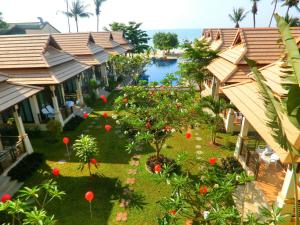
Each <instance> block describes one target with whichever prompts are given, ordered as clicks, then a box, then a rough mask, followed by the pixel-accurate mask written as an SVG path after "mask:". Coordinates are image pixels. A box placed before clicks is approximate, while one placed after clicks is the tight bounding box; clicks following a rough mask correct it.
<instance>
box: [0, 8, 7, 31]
mask: <svg viewBox="0 0 300 225" xmlns="http://www.w3.org/2000/svg"><path fill="white" fill-rule="evenodd" d="M7 27H8V25H7V23H6V22H4V20H3V18H2V12H0V30H3V29H6V28H7Z"/></svg>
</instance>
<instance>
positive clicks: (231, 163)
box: [220, 157, 244, 174]
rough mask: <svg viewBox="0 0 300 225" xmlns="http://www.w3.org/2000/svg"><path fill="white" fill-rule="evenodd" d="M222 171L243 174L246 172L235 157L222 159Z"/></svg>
mask: <svg viewBox="0 0 300 225" xmlns="http://www.w3.org/2000/svg"><path fill="white" fill-rule="evenodd" d="M220 167H221V169H222V171H223V172H225V173H238V174H240V173H242V172H243V171H244V169H243V167H242V165H241V164H240V162H239V161H238V160H237V159H236V158H234V157H226V158H222V159H221V165H220Z"/></svg>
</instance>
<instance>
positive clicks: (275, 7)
mask: <svg viewBox="0 0 300 225" xmlns="http://www.w3.org/2000/svg"><path fill="white" fill-rule="evenodd" d="M277 3H278V0H273V1H272V4H274V9H273V12H272V16H271V19H270V23H269V27H271V24H272V21H273V17H274V14H275V12H276V9H277Z"/></svg>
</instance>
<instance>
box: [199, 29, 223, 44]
mask: <svg viewBox="0 0 300 225" xmlns="http://www.w3.org/2000/svg"><path fill="white" fill-rule="evenodd" d="M218 30H219V28H209V29H208V28H205V29H203V31H202V37H201V40H203V39H205V41H206V42H207V43H209V44H210V43H211V42H212V41H213V40H214V39H215V37H216V35H217V33H218Z"/></svg>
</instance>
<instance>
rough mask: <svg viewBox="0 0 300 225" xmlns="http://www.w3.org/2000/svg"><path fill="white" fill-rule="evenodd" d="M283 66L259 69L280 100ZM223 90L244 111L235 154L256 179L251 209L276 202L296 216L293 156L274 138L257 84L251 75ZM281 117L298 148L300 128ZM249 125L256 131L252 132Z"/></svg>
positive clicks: (279, 62)
mask: <svg viewBox="0 0 300 225" xmlns="http://www.w3.org/2000/svg"><path fill="white" fill-rule="evenodd" d="M282 65H283V63H282V62H281V61H277V62H275V63H272V64H270V65H267V66H265V67H262V68H261V69H260V72H261V73H262V75H263V76H264V78H265V79H266V84H267V85H268V86H269V87H270V88H271V89H272V91H273V94H274V96H275V97H276V98H278V100H279V101H280V98H281V97H282V96H283V95H286V94H287V92H286V90H284V89H283V88H282V87H281V85H280V83H281V76H284V75H285V74H284V71H285V70H286V69H285V68H284V67H283V66H282ZM222 91H223V93H224V94H225V95H226V96H227V97H228V99H229V100H230V101H231V102H232V103H233V104H234V105H235V106H236V107H237V109H238V110H239V111H240V112H241V113H242V114H243V121H242V126H241V131H240V134H239V136H238V140H237V144H236V149H235V156H236V157H237V158H238V159H239V161H240V162H241V164H242V165H243V167H244V168H245V169H246V170H247V171H248V172H249V173H250V174H253V175H254V176H255V178H256V180H255V182H254V187H253V188H250V189H249V191H252V193H250V194H252V196H253V195H255V194H254V193H257V194H256V196H257V198H252V202H250V203H249V209H250V210H254V211H255V209H257V206H259V205H260V204H271V203H276V204H277V205H278V206H279V207H280V208H282V209H283V210H282V214H285V213H289V214H291V215H292V216H294V188H293V184H294V183H293V178H292V169H291V163H292V159H291V155H290V154H289V152H288V151H287V149H283V147H282V146H281V145H280V144H278V143H277V142H276V141H275V139H274V137H273V132H274V131H273V130H272V129H271V128H270V127H269V125H268V121H269V119H268V118H267V116H266V114H267V110H268V108H267V107H266V105H265V104H264V102H263V97H262V95H261V94H260V92H259V89H258V84H257V83H256V81H255V79H253V78H252V76H251V74H250V75H249V76H248V81H244V82H240V83H236V84H232V85H229V86H226V87H222ZM280 119H281V121H282V124H283V126H284V129H285V133H286V135H287V138H288V140H289V142H290V143H291V144H292V145H293V146H294V147H295V149H300V130H299V127H296V126H295V125H293V124H292V122H291V121H290V120H289V118H287V117H286V116H282V118H280ZM250 125H251V126H252V127H253V128H254V131H255V132H249V127H250ZM297 155H298V154H297V153H296V157H295V158H294V160H295V162H297V163H299V162H300V157H299V156H297ZM298 176H299V175H298ZM298 179H299V178H298ZM251 205H252V206H251ZM292 220H293V218H291V221H292ZM291 224H292V223H291Z"/></svg>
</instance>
